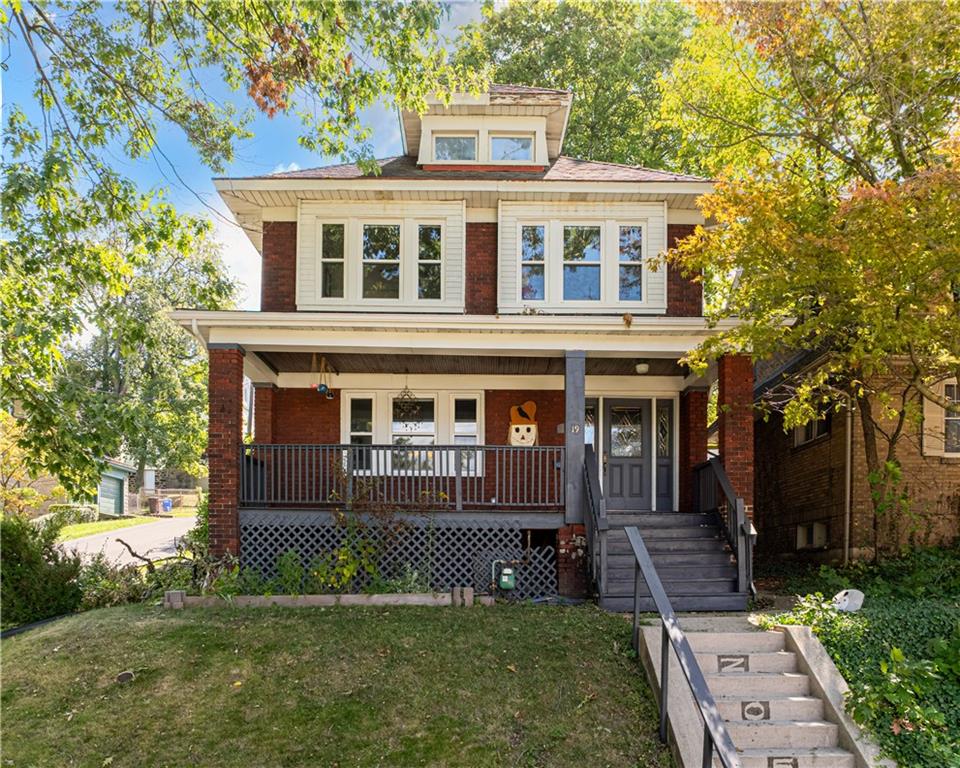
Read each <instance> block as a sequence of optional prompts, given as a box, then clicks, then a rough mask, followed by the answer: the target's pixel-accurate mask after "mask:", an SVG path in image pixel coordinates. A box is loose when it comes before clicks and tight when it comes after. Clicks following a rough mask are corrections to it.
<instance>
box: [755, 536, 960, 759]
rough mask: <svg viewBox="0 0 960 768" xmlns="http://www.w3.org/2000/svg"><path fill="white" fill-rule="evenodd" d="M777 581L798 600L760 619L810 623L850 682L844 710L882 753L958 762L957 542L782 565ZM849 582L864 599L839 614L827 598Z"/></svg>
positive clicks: (959, 622)
mask: <svg viewBox="0 0 960 768" xmlns="http://www.w3.org/2000/svg"><path fill="white" fill-rule="evenodd" d="M767 578H770V575H769V573H768V575H767ZM776 578H778V579H780V580H781V583H782V585H783V587H782V588H783V590H784V591H789V592H792V593H795V594H800V595H804V597H802V598H801V600H800V602H799V604H798V605H797V606H796V607H795V608H794V609H793V610H792V611H790V612H788V613H785V614H778V615H774V616H771V617H769V618H768V619H766V623H768V624H805V625H808V626H810V627H811V628H812V629H813V631H814V633H815V634H816V635H817V637H818V638H819V639H820V641H821V642H822V643H823V645H824V647H825V648H826V649H827V652H828V653H829V654H830V656H831V657H832V658H833V660H834V663H836V665H837V668H838V669H839V670H840V673H841V674H842V675H843V676H844V678H845V679H846V680H847V682H848V683H849V684H850V687H851V695H850V697H849V699H848V702H847V709H848V711H849V712H850V713H851V715H852V716H853V717H854V719H855V720H856V721H857V722H858V723H860V724H861V725H863V726H865V727H866V728H867V730H868V731H869V732H870V733H872V734H873V736H874V737H875V738H876V739H877V740H878V742H879V743H880V746H881V748H882V749H883V751H884V753H885V754H886V755H887V756H889V757H891V758H893V759H894V760H896V761H897V762H898V763H899V764H900V765H901V766H909V767H910V768H943V767H944V766H950V767H954V766H960V553H958V551H957V549H955V548H952V549H951V548H948V549H924V550H917V551H915V552H911V553H909V554H907V555H906V556H904V557H902V558H897V559H893V560H888V561H883V562H881V563H879V564H876V565H870V564H861V563H858V564H855V565H852V566H851V567H849V568H842V569H837V568H830V567H826V566H825V567H821V568H819V569H816V568H808V569H803V568H791V569H789V570H787V569H781V571H780V573H779V574H777V576H776ZM849 587H854V588H857V589H861V590H863V592H864V593H865V594H866V600H865V602H864V606H863V608H862V609H861V610H860V611H859V612H857V613H839V612H837V611H836V610H834V609H833V607H832V605H831V601H830V599H829V598H830V597H831V596H832V595H833V594H834V593H836V592H838V591H840V590H842V589H846V588H849ZM824 595H827V597H824Z"/></svg>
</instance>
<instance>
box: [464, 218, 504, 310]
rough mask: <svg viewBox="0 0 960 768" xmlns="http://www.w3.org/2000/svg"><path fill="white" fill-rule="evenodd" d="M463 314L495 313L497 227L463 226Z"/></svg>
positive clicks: (487, 225) (471, 223)
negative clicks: (464, 268) (464, 262)
mask: <svg viewBox="0 0 960 768" xmlns="http://www.w3.org/2000/svg"><path fill="white" fill-rule="evenodd" d="M466 260H467V264H466V283H465V284H464V291H465V297H464V299H465V310H466V314H468V315H495V314H496V313H497V225H496V224H493V223H477V222H468V223H467V243H466Z"/></svg>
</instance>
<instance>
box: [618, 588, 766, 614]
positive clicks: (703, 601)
mask: <svg viewBox="0 0 960 768" xmlns="http://www.w3.org/2000/svg"><path fill="white" fill-rule="evenodd" d="M748 601H749V595H747V594H741V593H739V592H731V593H730V594H725V595H705V594H703V593H697V594H693V595H670V603H671V605H673V609H674V610H675V611H745V610H747V602H748ZM600 607H601V608H603V609H604V610H606V611H614V612H616V613H628V612H630V611H632V610H633V595H632V594H631V595H630V597H625V596H607V595H604V596H601V598H600ZM640 611H641V612H642V613H652V612H654V611H656V606H655V605H654V604H653V598H652V597H641V598H640Z"/></svg>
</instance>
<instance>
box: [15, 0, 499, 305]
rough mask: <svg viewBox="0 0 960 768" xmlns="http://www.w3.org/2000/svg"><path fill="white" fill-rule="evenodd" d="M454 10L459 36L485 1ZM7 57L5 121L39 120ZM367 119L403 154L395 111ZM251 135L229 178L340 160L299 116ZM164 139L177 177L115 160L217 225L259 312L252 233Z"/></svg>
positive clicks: (379, 145) (26, 74) (20, 69)
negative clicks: (11, 116) (303, 130)
mask: <svg viewBox="0 0 960 768" xmlns="http://www.w3.org/2000/svg"><path fill="white" fill-rule="evenodd" d="M449 5H450V16H449V19H448V20H447V21H446V22H445V23H444V24H443V28H442V32H444V33H445V34H448V35H454V34H455V33H456V28H457V27H459V26H460V25H462V24H465V23H467V22H469V21H473V20H476V19H478V18H479V17H480V9H481V5H480V3H479V2H452V3H450V4H449ZM3 53H4V58H5V59H6V64H7V69H6V71H5V72H3V73H2V86H3V93H2V97H3V117H4V120H5V119H6V116H7V111H8V108H9V107H10V106H11V105H13V104H16V105H18V106H20V108H21V109H23V110H24V111H25V112H26V113H27V115H28V116H31V117H36V115H37V111H36V108H35V107H34V106H33V98H32V96H31V92H32V89H33V69H32V61H31V60H30V59H29V54H28V52H27V51H26V50H24V48H23V46H22V45H17V44H16V41H14V43H13V44H12V45H11V48H10V50H9V51H4V52H3ZM212 91H213V93H214V95H215V96H217V97H221V96H225V97H227V98H229V99H231V100H233V101H234V102H235V103H238V104H242V105H244V106H248V105H249V104H250V103H249V102H248V101H247V100H246V95H245V94H242V93H240V94H230V92H229V91H228V90H227V89H226V88H225V87H223V88H221V89H219V90H218V89H212ZM228 94H229V95H228ZM363 120H364V123H365V124H366V125H369V126H370V127H371V128H372V129H373V135H372V137H371V141H372V144H373V146H374V151H375V153H376V155H377V157H387V156H391V155H397V154H400V152H401V147H400V128H399V122H398V120H397V115H396V112H395V111H394V109H393V107H392V106H389V105H376V106H375V107H373V108H371V109H369V110H366V111H365V112H364V113H363ZM252 131H253V133H254V137H253V138H252V139H250V140H248V141H246V142H243V143H242V144H240V145H239V146H238V147H237V153H236V157H235V159H234V162H232V163H231V164H230V165H229V166H228V168H227V169H226V172H225V173H224V174H223V175H226V176H252V175H258V174H264V173H271V172H273V171H277V170H286V169H291V168H310V167H313V166H318V165H327V164H329V163H336V162H340V159H339V158H336V157H333V158H331V157H325V156H323V155H320V154H317V153H312V152H308V151H307V150H305V149H303V148H302V147H301V146H300V145H299V144H298V143H297V137H298V135H299V131H300V122H299V120H298V118H297V117H296V116H290V117H285V116H280V117H276V118H274V119H272V120H271V119H268V118H267V117H266V116H263V115H258V117H257V119H256V120H255V121H254V123H253V125H252ZM158 141H159V144H160V146H161V148H162V150H163V153H164V154H165V155H166V157H167V158H169V160H170V162H171V163H172V164H173V165H174V166H175V168H176V173H174V172H173V171H171V169H170V166H169V165H167V164H166V163H165V162H164V161H163V160H162V159H160V160H153V159H147V160H143V161H139V162H133V161H130V160H128V159H127V158H125V157H123V156H122V154H120V153H114V154H113V155H112V157H111V159H110V162H111V164H112V165H114V167H116V168H117V170H118V171H119V172H121V173H123V174H125V175H126V176H128V177H129V178H131V179H133V180H134V181H135V182H136V183H137V185H138V186H139V187H140V188H141V189H143V190H147V189H156V188H166V189H167V190H168V193H169V194H168V199H169V200H170V201H171V202H172V203H174V204H175V205H176V206H177V208H178V209H179V210H180V211H183V212H189V213H195V214H198V215H202V216H206V217H207V218H209V219H210V220H211V221H212V222H213V224H214V227H215V229H216V235H217V238H218V239H219V240H220V242H221V243H222V244H223V257H224V261H225V262H226V264H227V267H228V268H229V270H230V272H231V273H232V274H233V275H234V277H235V278H237V279H238V280H239V281H240V282H241V284H242V288H241V308H243V309H258V308H259V305H260V256H259V254H257V252H256V250H255V249H254V248H253V246H252V245H251V244H250V241H249V240H248V239H247V237H246V235H244V234H243V232H242V231H241V230H240V229H239V228H238V227H237V226H236V225H235V224H233V223H232V217H231V216H230V213H229V211H227V209H226V207H225V206H224V204H223V202H222V201H221V200H220V197H219V196H218V195H217V193H216V191H215V190H214V188H213V184H212V182H211V178H212V177H213V176H214V175H215V174H214V173H213V172H212V171H211V170H210V169H209V168H207V167H206V166H204V165H203V164H202V163H201V162H200V160H199V159H198V158H197V154H196V152H195V151H194V150H193V148H192V147H191V146H190V145H189V144H187V142H186V141H185V140H184V139H183V136H182V134H180V133H179V132H178V131H176V130H173V129H171V128H169V127H168V128H165V129H162V130H161V131H160V132H159V136H158ZM217 175H219V174H217ZM178 177H179V178H178ZM211 208H212V209H213V210H211Z"/></svg>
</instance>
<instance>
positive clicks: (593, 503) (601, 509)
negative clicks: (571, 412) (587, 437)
mask: <svg viewBox="0 0 960 768" xmlns="http://www.w3.org/2000/svg"><path fill="white" fill-rule="evenodd" d="M583 489H584V500H585V501H586V508H585V509H584V511H583V522H584V529H585V532H586V535H587V551H588V552H589V553H590V577H591V578H592V580H593V583H594V585H595V586H596V588H597V592H598V593H599V594H601V595H602V594H603V593H604V590H605V588H606V576H607V531H608V530H609V528H610V523H609V521H608V520H607V502H606V500H605V499H604V498H603V491H602V490H601V488H600V472H599V468H598V466H597V454H596V451H594V449H593V446H592V445H586V446H584V458H583Z"/></svg>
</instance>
